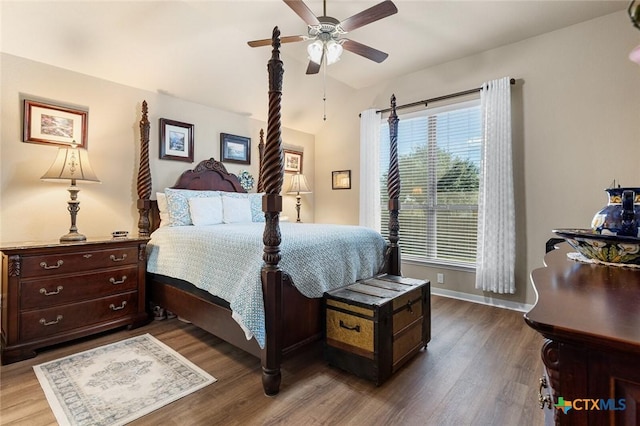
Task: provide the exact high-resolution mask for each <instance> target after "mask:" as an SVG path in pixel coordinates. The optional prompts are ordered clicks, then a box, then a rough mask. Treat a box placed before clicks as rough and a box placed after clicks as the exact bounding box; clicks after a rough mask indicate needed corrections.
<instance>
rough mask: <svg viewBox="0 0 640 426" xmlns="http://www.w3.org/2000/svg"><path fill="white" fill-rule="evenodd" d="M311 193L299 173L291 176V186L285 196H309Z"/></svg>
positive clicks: (305, 180) (307, 184)
mask: <svg viewBox="0 0 640 426" xmlns="http://www.w3.org/2000/svg"><path fill="white" fill-rule="evenodd" d="M309 193H311V189H310V188H309V183H307V178H305V177H304V175H301V174H300V173H298V174H296V175H293V176H291V186H290V187H289V191H287V194H309Z"/></svg>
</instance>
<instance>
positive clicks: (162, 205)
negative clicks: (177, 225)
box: [156, 192, 170, 228]
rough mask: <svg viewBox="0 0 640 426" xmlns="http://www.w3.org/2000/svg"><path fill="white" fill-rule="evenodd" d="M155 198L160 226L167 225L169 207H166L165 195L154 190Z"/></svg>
mask: <svg viewBox="0 0 640 426" xmlns="http://www.w3.org/2000/svg"><path fill="white" fill-rule="evenodd" d="M156 200H157V201H158V211H159V212H160V226H159V228H161V227H163V226H169V221H170V218H169V208H168V207H167V196H166V195H164V192H156Z"/></svg>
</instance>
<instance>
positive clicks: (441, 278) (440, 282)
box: [437, 274, 444, 284]
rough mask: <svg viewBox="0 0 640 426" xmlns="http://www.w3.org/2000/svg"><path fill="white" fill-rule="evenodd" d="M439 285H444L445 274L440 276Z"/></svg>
mask: <svg viewBox="0 0 640 426" xmlns="http://www.w3.org/2000/svg"><path fill="white" fill-rule="evenodd" d="M437 279H438V284H444V274H438V277H437Z"/></svg>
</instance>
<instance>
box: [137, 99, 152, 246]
mask: <svg viewBox="0 0 640 426" xmlns="http://www.w3.org/2000/svg"><path fill="white" fill-rule="evenodd" d="M148 112H149V111H148V108H147V101H142V119H141V120H140V167H139V168H138V181H137V189H138V203H137V206H138V213H139V215H140V219H139V220H138V235H139V236H141V237H148V236H149V234H150V229H151V223H150V221H149V211H150V209H151V200H150V198H151V169H150V168H149V118H148Z"/></svg>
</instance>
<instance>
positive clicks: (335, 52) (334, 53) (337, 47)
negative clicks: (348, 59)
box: [327, 40, 343, 65]
mask: <svg viewBox="0 0 640 426" xmlns="http://www.w3.org/2000/svg"><path fill="white" fill-rule="evenodd" d="M342 50H343V49H342V45H341V44H340V43H338V42H336V41H334V40H329V41H328V42H327V65H331V64H335V63H336V62H338V61H339V60H340V55H342Z"/></svg>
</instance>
